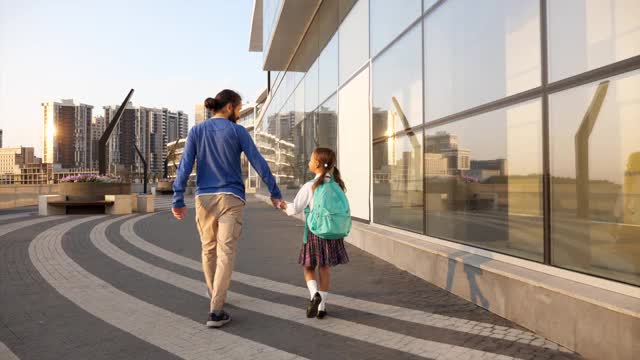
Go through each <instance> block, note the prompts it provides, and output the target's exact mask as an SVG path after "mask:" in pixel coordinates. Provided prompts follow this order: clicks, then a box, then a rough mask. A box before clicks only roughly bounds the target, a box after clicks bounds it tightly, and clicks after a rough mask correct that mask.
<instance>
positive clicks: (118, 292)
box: [0, 197, 579, 360]
mask: <svg viewBox="0 0 640 360" xmlns="http://www.w3.org/2000/svg"><path fill="white" fill-rule="evenodd" d="M188 205H190V206H192V205H193V199H190V201H189V204H188ZM170 206H171V202H170V198H169V197H160V198H159V199H157V202H156V209H158V210H160V211H159V212H157V213H155V214H149V215H142V216H139V215H129V216H123V217H108V216H91V217H78V216H69V217H50V218H40V217H36V218H32V217H30V218H28V219H27V220H24V218H25V217H26V216H29V215H25V213H20V214H21V216H14V215H17V214H9V213H4V214H3V213H0V221H3V220H6V221H7V222H6V223H2V224H0V259H2V261H3V264H0V294H3V296H0V359H5V358H7V359H12V360H14V359H31V358H33V359H41V358H51V359H60V358H65V359H81V358H89V357H90V358H96V359H102V358H104V359H107V358H154V359H174V358H184V359H216V358H220V359H222V358H224V359H251V358H260V359H263V358H264V359H295V358H313V359H316V358H317V359H335V358H376V359H390V358H393V359H401V358H403V359H404V358H406V359H413V358H429V359H513V358H517V359H577V358H579V356H577V355H576V354H572V353H570V352H568V351H566V349H563V348H561V347H559V346H557V345H556V344H554V343H552V342H550V341H548V340H545V339H544V338H541V337H539V336H537V335H535V334H533V333H531V332H529V331H526V330H524V329H522V328H520V327H518V326H517V325H514V324H513V323H510V322H508V321H506V320H504V319H501V318H499V317H496V316H494V315H492V314H490V313H488V312H486V311H484V310H483V309H481V308H478V307H476V306H475V305H473V304H470V303H467V302H465V301H463V300H462V299H459V298H457V297H455V296H453V295H451V294H449V293H447V292H445V291H444V290H441V289H437V288H435V287H433V286H430V285H429V284H426V283H423V282H422V281H420V280H419V279H414V278H413V277H412V276H411V275H408V274H406V273H404V272H402V271H400V270H398V269H395V268H393V267H390V266H388V264H386V263H383V262H381V261H380V260H379V259H375V258H373V257H371V256H369V255H367V254H365V253H363V252H361V251H359V250H358V249H355V248H353V247H349V251H350V256H351V257H352V263H351V264H350V265H349V266H345V267H342V268H339V269H337V271H335V272H334V284H335V285H334V287H335V288H336V290H335V292H336V293H341V294H332V296H331V298H330V300H329V306H330V307H329V310H330V315H331V316H330V317H329V318H327V319H325V320H323V321H319V320H316V319H307V318H306V317H305V316H304V306H305V302H306V296H307V290H306V289H305V288H303V287H301V286H300V284H301V283H302V280H301V279H300V277H301V275H300V273H299V268H298V267H297V266H295V267H293V266H292V263H294V262H295V259H292V257H291V254H295V253H296V252H297V246H298V242H299V232H300V231H301V229H300V226H299V224H298V223H297V221H296V220H293V219H289V218H286V217H284V216H283V215H282V214H278V213H277V212H275V211H273V210H271V209H269V208H268V207H267V206H265V205H263V204H261V203H259V202H256V201H249V203H248V209H247V215H246V216H247V219H246V220H245V224H246V226H245V231H244V235H243V240H242V241H241V244H243V245H242V248H241V253H240V255H239V257H238V260H237V268H238V269H239V270H241V271H238V272H236V273H234V277H233V282H232V289H231V290H232V291H230V293H229V301H228V302H229V309H230V310H231V311H232V313H233V314H234V321H233V322H232V323H231V324H230V325H229V326H228V327H225V328H224V329H222V330H212V329H207V328H206V327H205V326H204V325H203V324H202V322H203V320H204V319H205V316H206V306H207V303H208V299H207V298H206V295H205V294H204V290H205V288H204V284H203V282H202V275H201V267H200V263H199V261H198V257H199V256H198V255H199V249H198V248H199V243H198V242H197V241H193V240H194V239H197V233H196V231H195V226H194V224H193V223H192V220H193V210H191V214H190V218H189V219H188V220H187V221H185V222H182V223H177V222H174V221H172V220H170V221H171V222H168V220H169V219H170V217H169V216H170V214H169V213H168V212H166V211H164V210H168V209H169V208H170ZM3 216H4V218H3ZM11 220H15V221H11ZM274 224H276V225H277V226H273V225H274ZM278 257H279V258H278ZM262 259H264V261H262ZM278 262H279V264H278ZM275 265H278V266H275ZM408 285H411V286H408ZM4 294H8V296H5V295H4ZM39 302H40V305H38V304H39ZM39 327H41V329H38V328H39Z"/></svg>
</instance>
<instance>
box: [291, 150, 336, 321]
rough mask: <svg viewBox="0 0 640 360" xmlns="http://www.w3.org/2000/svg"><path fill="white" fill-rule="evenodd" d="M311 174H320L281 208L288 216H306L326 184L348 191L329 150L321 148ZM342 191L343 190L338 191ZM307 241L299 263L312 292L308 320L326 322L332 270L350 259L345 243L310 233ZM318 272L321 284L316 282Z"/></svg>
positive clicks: (334, 155)
mask: <svg viewBox="0 0 640 360" xmlns="http://www.w3.org/2000/svg"><path fill="white" fill-rule="evenodd" d="M309 170H310V171H311V172H312V173H315V174H316V177H315V179H314V180H313V181H310V182H308V183H306V184H304V185H303V186H302V188H301V189H300V191H299V192H298V194H297V195H296V197H295V199H294V200H293V203H289V204H287V203H283V204H282V205H281V207H282V208H283V209H285V210H286V212H287V215H289V216H292V215H296V214H299V213H301V212H303V211H304V210H305V209H306V208H307V207H308V208H309V209H313V194H314V192H315V190H316V189H318V187H320V186H323V185H324V183H325V182H329V181H331V177H332V176H333V180H334V181H335V182H336V183H337V184H338V185H340V188H342V191H345V190H346V189H345V186H344V182H343V181H342V179H341V178H340V171H339V170H338V168H337V167H336V154H335V152H334V151H333V150H331V149H328V148H317V149H315V150H314V151H313V154H311V160H310V161H309ZM338 191H339V190H338ZM306 238H307V241H306V243H304V244H303V245H302V249H301V250H300V257H299V259H298V263H299V264H300V265H302V266H303V267H304V279H305V281H306V282H307V287H308V288H309V295H310V300H309V306H308V307H307V317H309V318H312V317H317V318H318V319H322V318H324V317H325V316H326V315H327V310H326V304H327V296H328V295H329V279H330V274H329V269H330V268H331V267H332V266H336V265H340V264H346V263H348V262H349V256H348V255H347V251H346V249H345V247H344V240H343V239H331V240H330V239H323V238H320V237H318V236H317V235H315V234H313V233H312V232H311V231H308V230H307V236H306ZM316 268H318V275H319V276H318V278H319V279H318V280H319V281H320V286H319V287H318V282H317V281H316Z"/></svg>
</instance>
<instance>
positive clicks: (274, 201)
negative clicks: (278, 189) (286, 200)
mask: <svg viewBox="0 0 640 360" xmlns="http://www.w3.org/2000/svg"><path fill="white" fill-rule="evenodd" d="M282 202H283V201H282V199H276V198H271V204H273V207H274V208H276V209H280V204H281V203H282Z"/></svg>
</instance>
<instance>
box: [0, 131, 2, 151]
mask: <svg viewBox="0 0 640 360" xmlns="http://www.w3.org/2000/svg"><path fill="white" fill-rule="evenodd" d="M0 149H2V129H0Z"/></svg>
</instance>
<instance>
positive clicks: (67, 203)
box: [38, 194, 132, 216]
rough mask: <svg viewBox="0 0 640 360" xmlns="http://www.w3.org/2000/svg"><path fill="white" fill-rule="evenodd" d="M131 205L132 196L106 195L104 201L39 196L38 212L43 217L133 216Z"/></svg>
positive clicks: (62, 196)
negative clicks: (73, 215)
mask: <svg viewBox="0 0 640 360" xmlns="http://www.w3.org/2000/svg"><path fill="white" fill-rule="evenodd" d="M131 204H132V201H131V195H130V194H129V195H105V196H104V200H99V199H95V200H94V199H90V200H77V199H72V200H69V199H68V198H67V197H65V196H64V195H40V196H38V212H39V214H40V215H42V216H50V215H67V214H109V215H123V214H131V212H132V209H131V208H132V206H131Z"/></svg>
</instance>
